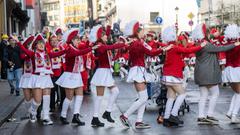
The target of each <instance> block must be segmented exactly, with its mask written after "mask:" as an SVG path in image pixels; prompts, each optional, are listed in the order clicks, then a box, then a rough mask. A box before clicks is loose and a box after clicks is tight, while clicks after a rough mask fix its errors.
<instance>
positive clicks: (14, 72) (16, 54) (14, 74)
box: [3, 37, 23, 96]
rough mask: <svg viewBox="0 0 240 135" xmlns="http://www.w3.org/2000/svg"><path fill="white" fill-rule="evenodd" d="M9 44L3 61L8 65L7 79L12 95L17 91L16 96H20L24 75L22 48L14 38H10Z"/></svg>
mask: <svg viewBox="0 0 240 135" xmlns="http://www.w3.org/2000/svg"><path fill="white" fill-rule="evenodd" d="M9 44H10V45H8V46H7V47H5V49H4V52H3V55H4V56H3V61H5V62H6V63H7V79H8V83H9V85H10V87H11V91H10V93H11V94H14V91H15V92H16V96H19V95H20V93H19V90H20V89H19V81H20V78H21V75H22V70H23V69H22V67H23V61H22V59H21V58H20V54H21V51H20V48H19V47H18V46H17V45H16V42H15V40H14V39H13V38H12V37H10V38H9ZM14 79H15V80H16V85H15V86H14V84H13V80H14Z"/></svg>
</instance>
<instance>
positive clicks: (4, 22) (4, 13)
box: [3, 0, 7, 33]
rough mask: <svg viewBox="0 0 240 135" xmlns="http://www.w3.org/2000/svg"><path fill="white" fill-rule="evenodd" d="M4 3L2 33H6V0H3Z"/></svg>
mask: <svg viewBox="0 0 240 135" xmlns="http://www.w3.org/2000/svg"><path fill="white" fill-rule="evenodd" d="M3 4H4V6H3V7H4V33H7V2H6V0H4V1H3Z"/></svg>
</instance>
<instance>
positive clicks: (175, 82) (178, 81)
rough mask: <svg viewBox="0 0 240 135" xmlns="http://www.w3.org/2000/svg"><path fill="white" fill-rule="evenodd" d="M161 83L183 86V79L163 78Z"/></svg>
mask: <svg viewBox="0 0 240 135" xmlns="http://www.w3.org/2000/svg"><path fill="white" fill-rule="evenodd" d="M162 83H163V84H165V85H178V84H183V79H182V78H178V77H174V76H163V77H162Z"/></svg>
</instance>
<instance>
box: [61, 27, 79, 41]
mask: <svg viewBox="0 0 240 135" xmlns="http://www.w3.org/2000/svg"><path fill="white" fill-rule="evenodd" d="M78 32H79V29H71V30H69V31H67V32H65V33H64V35H63V40H64V41H65V42H66V43H70V42H71V40H72V39H73V38H74V37H76V36H78Z"/></svg>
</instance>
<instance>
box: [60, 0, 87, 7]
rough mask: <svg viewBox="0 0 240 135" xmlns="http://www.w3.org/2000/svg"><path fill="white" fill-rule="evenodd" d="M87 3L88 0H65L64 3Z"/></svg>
mask: <svg viewBox="0 0 240 135" xmlns="http://www.w3.org/2000/svg"><path fill="white" fill-rule="evenodd" d="M80 3H81V4H87V0H64V5H65V6H67V5H75V4H80Z"/></svg>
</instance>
